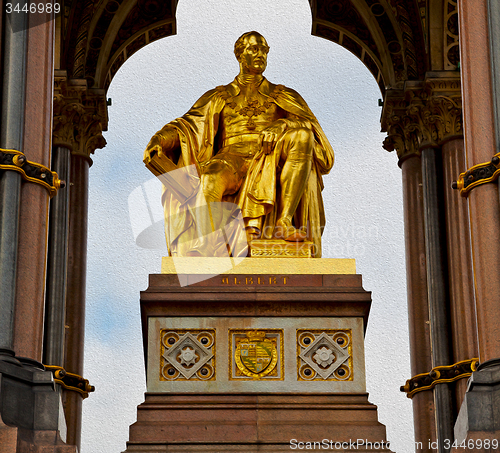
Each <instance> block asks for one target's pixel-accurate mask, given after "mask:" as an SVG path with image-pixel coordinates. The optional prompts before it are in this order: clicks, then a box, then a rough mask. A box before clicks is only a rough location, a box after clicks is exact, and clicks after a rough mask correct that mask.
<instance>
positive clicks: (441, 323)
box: [422, 147, 455, 452]
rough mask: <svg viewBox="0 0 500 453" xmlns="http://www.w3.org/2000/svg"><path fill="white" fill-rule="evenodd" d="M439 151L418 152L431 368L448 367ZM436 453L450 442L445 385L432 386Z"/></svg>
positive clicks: (450, 406)
mask: <svg viewBox="0 0 500 453" xmlns="http://www.w3.org/2000/svg"><path fill="white" fill-rule="evenodd" d="M441 173H442V172H441V150H440V149H439V148H434V147H426V148H424V149H422V183H423V186H422V187H423V193H424V226H425V255H426V262H427V282H428V287H427V297H428V300H429V315H430V326H431V346H432V347H431V352H432V368H435V367H438V366H445V365H451V357H450V356H451V354H450V340H449V336H450V322H449V308H448V281H447V278H446V270H447V262H446V248H445V247H446V241H445V235H444V230H445V227H444V216H443V214H444V209H443V208H444V207H443V197H442V193H441V192H442V184H441V183H442V181H441V177H440V176H441ZM433 393H434V404H435V407H436V415H435V416H436V431H437V433H438V442H439V445H438V451H439V452H445V451H449V449H446V448H445V444H444V441H445V439H452V437H453V424H454V422H455V411H454V408H453V400H452V393H451V388H450V386H449V384H439V385H436V386H435V387H434V390H433Z"/></svg>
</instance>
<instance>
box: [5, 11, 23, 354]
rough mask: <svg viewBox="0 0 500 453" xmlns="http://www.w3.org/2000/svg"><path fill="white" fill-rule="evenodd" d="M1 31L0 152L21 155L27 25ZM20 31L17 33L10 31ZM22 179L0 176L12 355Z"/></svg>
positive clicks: (19, 20) (17, 20) (19, 19)
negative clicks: (18, 153) (11, 151)
mask: <svg viewBox="0 0 500 453" xmlns="http://www.w3.org/2000/svg"><path fill="white" fill-rule="evenodd" d="M10 20H11V25H12V28H11V27H9V26H6V27H4V29H3V41H4V46H3V65H2V66H3V71H2V78H3V86H2V105H1V109H2V121H1V129H0V148H5V149H16V150H18V151H23V133H24V130H23V129H24V101H25V97H24V93H25V92H24V90H25V83H26V47H27V32H26V28H27V21H26V15H25V14H13V15H12V17H11V18H10ZM14 28H15V29H18V28H19V29H20V31H18V32H17V33H14V32H13V29H14ZM20 197H21V176H20V175H19V174H18V173H17V172H14V171H10V170H7V171H3V172H0V294H1V300H0V352H2V351H4V350H5V352H9V351H10V353H11V354H13V353H14V310H15V300H16V276H17V258H18V251H17V246H18V235H19V204H20Z"/></svg>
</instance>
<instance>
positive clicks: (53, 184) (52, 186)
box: [0, 148, 66, 198]
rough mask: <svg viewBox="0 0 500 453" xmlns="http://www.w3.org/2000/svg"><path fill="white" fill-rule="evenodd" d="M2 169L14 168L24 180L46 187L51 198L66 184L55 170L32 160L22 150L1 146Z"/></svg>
mask: <svg viewBox="0 0 500 453" xmlns="http://www.w3.org/2000/svg"><path fill="white" fill-rule="evenodd" d="M0 170H13V171H17V172H18V173H21V176H22V177H23V179H24V180H26V181H29V182H33V183H35V184H40V185H41V186H43V187H45V188H46V189H47V190H48V192H49V196H50V198H52V197H53V196H54V195H55V194H56V193H57V191H58V190H59V189H60V188H61V187H64V186H65V185H66V183H65V182H64V181H61V180H60V179H59V177H58V176H57V173H56V172H55V171H51V170H50V169H49V168H47V167H46V166H45V165H42V164H37V163H35V162H30V161H29V160H27V159H26V156H25V155H24V154H23V153H22V152H21V151H17V150H15V149H3V148H0Z"/></svg>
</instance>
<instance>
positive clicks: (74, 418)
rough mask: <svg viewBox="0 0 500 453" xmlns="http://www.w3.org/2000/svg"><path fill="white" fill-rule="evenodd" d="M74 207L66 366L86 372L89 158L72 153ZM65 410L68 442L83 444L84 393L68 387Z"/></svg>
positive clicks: (71, 174)
mask: <svg viewBox="0 0 500 453" xmlns="http://www.w3.org/2000/svg"><path fill="white" fill-rule="evenodd" d="M70 181H71V184H72V185H71V190H70V197H69V198H70V202H69V205H70V210H69V236H68V247H69V250H68V280H67V291H66V325H67V326H68V329H67V338H66V352H65V361H64V367H65V369H66V371H68V372H70V373H76V374H78V375H80V376H83V353H84V351H83V344H84V337H85V290H86V285H85V284H86V274H87V221H88V219H87V213H88V183H89V161H88V159H86V158H85V157H82V156H80V155H75V154H74V155H73V156H72V157H71V170H70ZM64 393H65V402H66V405H65V414H66V421H67V424H68V440H67V441H68V443H70V444H73V445H77V446H78V448H80V441H81V424H82V397H81V395H80V394H79V393H77V392H68V391H65V392H64Z"/></svg>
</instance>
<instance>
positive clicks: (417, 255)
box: [400, 154, 436, 451]
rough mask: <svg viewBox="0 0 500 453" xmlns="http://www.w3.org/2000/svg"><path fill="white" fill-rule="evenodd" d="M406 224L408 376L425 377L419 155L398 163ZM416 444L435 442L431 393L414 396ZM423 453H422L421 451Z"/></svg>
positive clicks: (427, 364) (424, 274)
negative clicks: (409, 367) (419, 375)
mask: <svg viewBox="0 0 500 453" xmlns="http://www.w3.org/2000/svg"><path fill="white" fill-rule="evenodd" d="M400 166H401V170H402V174H403V204H404V222H405V249H406V250H405V251H406V287H407V293H408V296H407V297H408V322H409V326H410V351H411V373H412V375H413V376H415V375H417V374H420V373H428V372H429V371H430V370H431V368H432V360H431V356H430V353H429V351H430V350H431V338H430V321H429V304H428V302H427V297H428V296H427V272H426V256H425V230H424V206H423V192H422V165H421V158H420V156H419V155H418V154H412V155H410V156H408V157H406V158H405V159H401V161H400ZM412 404H413V420H414V425H415V442H422V444H423V445H424V446H426V445H428V440H429V439H431V441H435V440H436V426H435V410H434V399H433V395H432V392H420V393H417V394H415V395H414V396H413V398H412ZM424 451H425V450H424Z"/></svg>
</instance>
